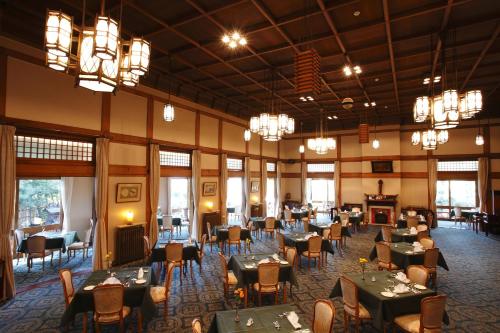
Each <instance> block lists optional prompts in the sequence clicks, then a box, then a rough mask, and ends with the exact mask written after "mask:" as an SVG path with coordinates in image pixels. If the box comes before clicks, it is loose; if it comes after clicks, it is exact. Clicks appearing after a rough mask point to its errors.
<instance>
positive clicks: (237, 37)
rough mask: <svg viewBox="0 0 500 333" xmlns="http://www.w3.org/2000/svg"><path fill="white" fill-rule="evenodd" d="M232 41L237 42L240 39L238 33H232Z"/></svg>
mask: <svg viewBox="0 0 500 333" xmlns="http://www.w3.org/2000/svg"><path fill="white" fill-rule="evenodd" d="M231 38H232V39H234V40H238V39H240V38H241V36H240V33H239V32H238V31H235V32H233V35H232V36H231Z"/></svg>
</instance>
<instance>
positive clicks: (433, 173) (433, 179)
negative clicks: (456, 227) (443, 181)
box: [427, 158, 438, 228]
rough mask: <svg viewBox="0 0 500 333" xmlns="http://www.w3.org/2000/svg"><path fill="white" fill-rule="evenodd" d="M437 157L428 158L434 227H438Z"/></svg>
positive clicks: (430, 206)
mask: <svg viewBox="0 0 500 333" xmlns="http://www.w3.org/2000/svg"><path fill="white" fill-rule="evenodd" d="M437 162H438V161H437V159H435V158H431V159H429V160H427V173H428V177H429V178H428V187H429V209H430V210H431V211H432V213H433V214H434V221H433V222H432V227H433V228H435V227H437V219H436V216H437V212H436V184H437Z"/></svg>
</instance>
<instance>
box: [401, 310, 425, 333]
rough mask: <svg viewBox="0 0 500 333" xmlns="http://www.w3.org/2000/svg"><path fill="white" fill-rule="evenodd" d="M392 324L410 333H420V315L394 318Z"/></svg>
mask: <svg viewBox="0 0 500 333" xmlns="http://www.w3.org/2000/svg"><path fill="white" fill-rule="evenodd" d="M394 322H395V323H396V324H397V325H398V326H399V327H401V328H402V329H404V330H405V331H407V332H410V333H419V331H420V313H415V314H409V315H404V316H399V317H396V318H394ZM432 331H433V330H427V329H424V332H426V333H430V332H432Z"/></svg>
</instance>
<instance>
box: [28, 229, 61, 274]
mask: <svg viewBox="0 0 500 333" xmlns="http://www.w3.org/2000/svg"><path fill="white" fill-rule="evenodd" d="M45 242H46V239H45V237H43V236H31V237H28V239H27V240H26V244H27V248H28V260H27V264H28V273H29V272H30V270H31V268H32V267H33V259H36V258H41V259H42V271H45V257H47V256H49V255H50V266H52V259H53V257H54V253H53V252H52V251H50V250H46V249H45Z"/></svg>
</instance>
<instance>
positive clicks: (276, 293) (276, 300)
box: [274, 289, 278, 304]
mask: <svg viewBox="0 0 500 333" xmlns="http://www.w3.org/2000/svg"><path fill="white" fill-rule="evenodd" d="M274 304H278V289H276V291H275V292H274Z"/></svg>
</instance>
